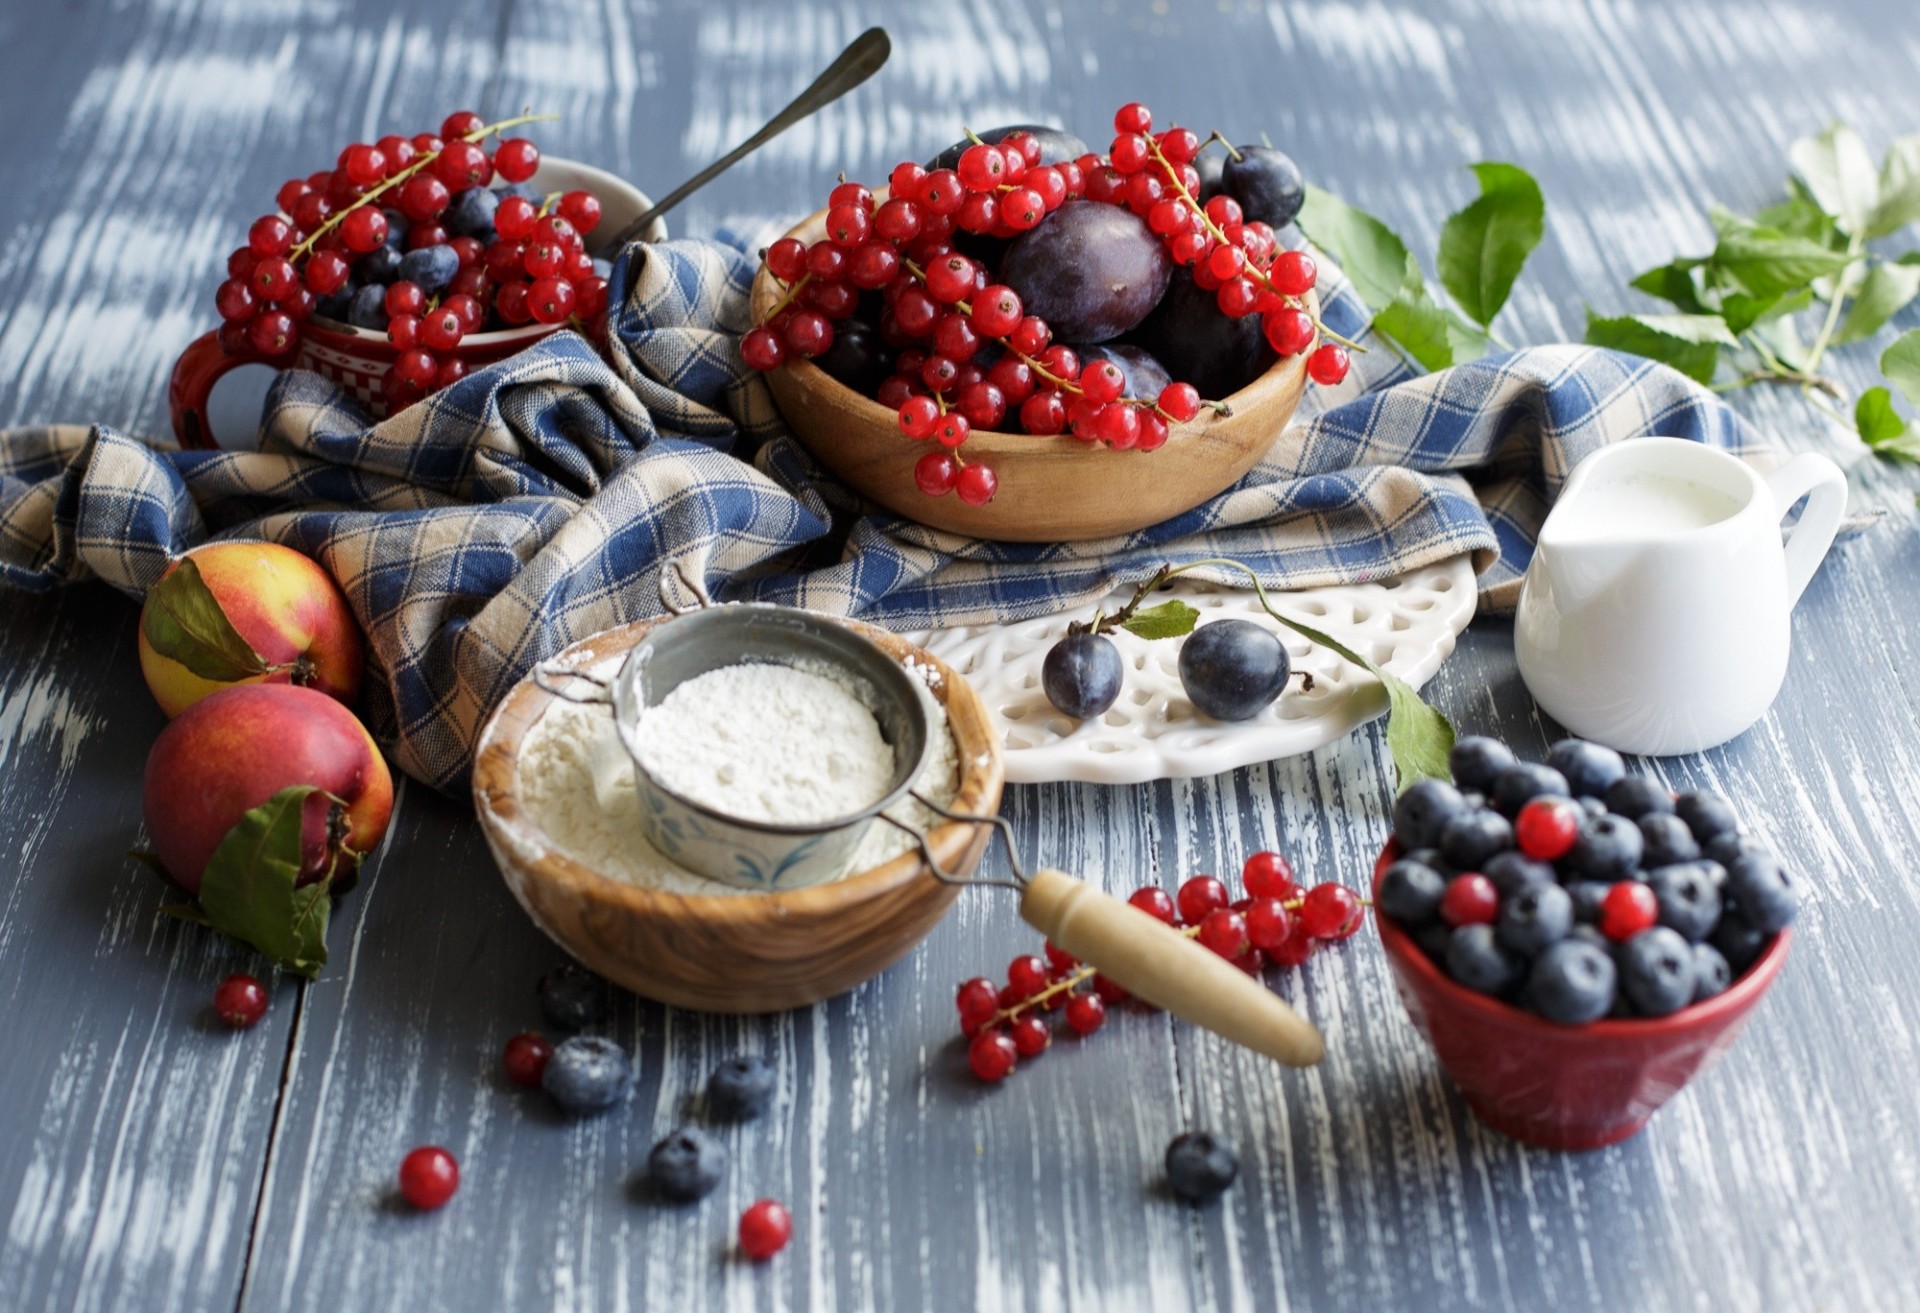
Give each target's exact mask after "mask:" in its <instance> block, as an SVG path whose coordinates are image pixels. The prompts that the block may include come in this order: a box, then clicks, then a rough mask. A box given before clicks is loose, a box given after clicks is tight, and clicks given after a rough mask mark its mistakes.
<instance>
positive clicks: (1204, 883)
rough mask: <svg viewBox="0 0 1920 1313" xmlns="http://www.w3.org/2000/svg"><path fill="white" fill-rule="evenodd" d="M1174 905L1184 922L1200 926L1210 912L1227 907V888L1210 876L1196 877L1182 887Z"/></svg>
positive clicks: (1175, 897)
mask: <svg viewBox="0 0 1920 1313" xmlns="http://www.w3.org/2000/svg"><path fill="white" fill-rule="evenodd" d="M1174 905H1175V906H1176V907H1178V908H1179V909H1180V919H1181V920H1182V921H1184V922H1186V923H1187V924H1188V925H1199V924H1200V923H1201V922H1202V921H1204V920H1206V919H1207V913H1208V912H1211V911H1213V910H1214V909H1216V908H1221V907H1225V906H1226V905H1227V887H1226V886H1225V885H1223V884H1221V883H1220V882H1219V881H1218V880H1216V879H1214V878H1213V877H1212V876H1210V875H1196V876H1194V877H1193V878H1192V879H1191V880H1188V881H1187V882H1186V883H1185V884H1183V885H1181V886H1180V892H1179V893H1178V894H1176V895H1175V896H1174Z"/></svg>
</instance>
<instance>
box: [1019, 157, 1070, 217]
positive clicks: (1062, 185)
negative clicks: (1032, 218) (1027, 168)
mask: <svg viewBox="0 0 1920 1313" xmlns="http://www.w3.org/2000/svg"><path fill="white" fill-rule="evenodd" d="M1027 186H1029V187H1031V188H1032V189H1033V190H1034V192H1035V193H1036V194H1037V195H1038V196H1039V197H1040V203H1041V204H1042V205H1044V206H1045V207H1046V209H1047V213H1049V214H1051V213H1053V212H1054V211H1055V210H1057V209H1059V208H1060V207H1061V206H1062V205H1065V204H1066V203H1067V177H1066V175H1065V174H1064V173H1062V172H1061V171H1060V170H1059V169H1058V168H1056V167H1054V166H1053V165H1050V164H1049V165H1044V166H1042V167H1040V168H1037V169H1034V170H1033V171H1032V172H1030V173H1028V174H1027Z"/></svg>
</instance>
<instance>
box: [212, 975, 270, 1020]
mask: <svg viewBox="0 0 1920 1313" xmlns="http://www.w3.org/2000/svg"><path fill="white" fill-rule="evenodd" d="M213 1010H214V1011H215V1012H217V1013H219V1015H220V1020H222V1021H224V1022H226V1023H227V1024H228V1025H229V1026H231V1027H233V1028H234V1029H235V1030H246V1029H247V1028H249V1027H250V1026H252V1025H254V1024H255V1023H256V1022H258V1021H259V1020H260V1018H262V1017H264V1016H266V1015H267V991H266V988H265V987H264V986H263V985H261V983H260V982H259V981H257V980H255V979H254V978H253V977H252V976H248V975H237V976H228V977H227V978H226V979H225V980H223V981H221V982H220V987H219V988H218V989H216V990H214V991H213Z"/></svg>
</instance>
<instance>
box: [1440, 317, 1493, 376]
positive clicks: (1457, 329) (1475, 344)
mask: <svg viewBox="0 0 1920 1313" xmlns="http://www.w3.org/2000/svg"><path fill="white" fill-rule="evenodd" d="M1447 341H1448V342H1449V343H1450V344H1451V345H1452V346H1453V363H1454V364H1456V365H1464V364H1466V363H1467V361H1469V360H1478V359H1479V358H1480V357H1481V356H1484V355H1486V354H1487V352H1488V351H1490V350H1492V349H1493V339H1492V338H1490V337H1488V336H1487V334H1486V330H1484V329H1483V328H1481V327H1480V325H1478V324H1476V323H1473V322H1472V321H1470V320H1469V319H1468V318H1467V317H1466V316H1465V315H1463V314H1461V313H1460V312H1459V311H1458V310H1451V309H1450V310H1448V311H1447Z"/></svg>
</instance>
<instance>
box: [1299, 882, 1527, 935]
mask: <svg viewBox="0 0 1920 1313" xmlns="http://www.w3.org/2000/svg"><path fill="white" fill-rule="evenodd" d="M1301 910H1302V911H1305V910H1306V909H1305V908H1302V909H1301ZM1499 914H1500V892H1499V890H1497V889H1495V888H1494V887H1493V881H1491V880H1489V879H1487V877H1486V876H1484V875H1479V874H1477V873H1472V872H1469V873H1468V874H1466V875H1456V876H1454V877H1453V879H1451V880H1449V881H1447V888H1446V892H1445V893H1443V894H1441V895H1440V919H1441V920H1443V921H1445V922H1446V923H1447V924H1448V925H1452V926H1462V925H1492V924H1493V920H1494V918H1495V917H1497V916H1498V915H1499Z"/></svg>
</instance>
